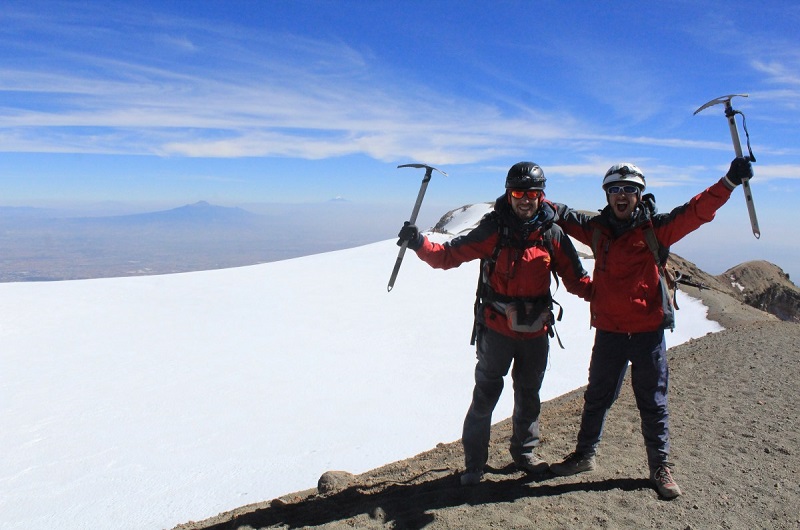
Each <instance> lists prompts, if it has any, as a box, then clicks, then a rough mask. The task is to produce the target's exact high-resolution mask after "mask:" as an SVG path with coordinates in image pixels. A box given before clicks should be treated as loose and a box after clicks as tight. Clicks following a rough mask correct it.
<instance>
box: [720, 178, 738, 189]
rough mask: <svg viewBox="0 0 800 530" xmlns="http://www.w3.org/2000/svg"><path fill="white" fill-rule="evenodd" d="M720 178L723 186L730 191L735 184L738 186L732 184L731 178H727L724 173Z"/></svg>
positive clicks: (734, 187)
mask: <svg viewBox="0 0 800 530" xmlns="http://www.w3.org/2000/svg"><path fill="white" fill-rule="evenodd" d="M720 180H721V181H722V183H723V184H725V187H726V188H728V189H729V190H731V191H733V190H735V189H736V186H738V184H734V183H733V182H731V179H729V178H728V175H725V176H724V177H722V178H721V179H720Z"/></svg>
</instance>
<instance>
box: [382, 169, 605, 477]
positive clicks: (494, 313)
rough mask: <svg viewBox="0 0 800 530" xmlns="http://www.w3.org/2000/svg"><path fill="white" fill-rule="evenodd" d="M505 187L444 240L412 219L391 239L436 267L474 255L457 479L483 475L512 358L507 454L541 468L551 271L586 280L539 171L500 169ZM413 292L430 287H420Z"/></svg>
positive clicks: (571, 284) (578, 290)
mask: <svg viewBox="0 0 800 530" xmlns="http://www.w3.org/2000/svg"><path fill="white" fill-rule="evenodd" d="M505 188H506V192H505V193H504V194H503V195H501V196H500V197H499V198H498V199H497V200H496V201H495V205H494V210H493V211H492V212H491V213H489V214H487V215H486V216H484V217H483V219H481V221H480V223H479V224H478V226H477V227H476V228H475V229H473V230H472V231H470V232H468V233H467V234H465V235H463V236H459V237H456V238H455V239H452V240H450V241H448V242H446V243H444V244H440V243H435V242H432V241H430V240H429V239H428V238H427V237H425V236H424V235H423V234H421V233H420V232H419V230H418V229H417V227H416V226H415V225H414V223H413V222H411V223H409V222H407V223H405V224H404V225H403V228H402V229H401V230H400V233H399V234H398V236H399V238H400V239H399V241H398V242H397V244H398V245H401V249H402V248H404V247H406V246H407V247H408V248H410V249H411V250H414V251H415V252H416V253H417V256H419V258H420V259H422V260H423V261H424V262H426V263H427V264H428V265H430V266H431V267H435V268H438V269H450V268H453V267H458V266H459V265H461V264H462V263H465V262H467V261H472V260H476V259H479V260H481V275H480V278H479V279H478V293H477V297H476V298H477V299H476V302H475V325H474V329H473V343H474V344H477V357H478V363H477V365H476V367H475V387H474V390H473V393H472V404H471V405H470V407H469V411H468V412H467V416H466V418H465V420H464V430H463V436H462V443H463V445H464V462H465V464H466V471H465V472H464V473H463V474H462V475H461V484H462V485H465V486H469V485H474V484H477V483H478V482H480V481H481V479H482V478H483V473H484V467H485V465H486V462H487V459H488V457H489V433H490V428H491V420H492V412H493V411H494V408H495V405H496V404H497V400H498V399H499V398H500V394H501V392H502V390H503V377H504V376H505V375H506V374H507V373H508V371H509V369H510V368H511V365H512V362H513V365H514V368H513V370H512V371H511V377H512V379H513V381H514V413H513V416H512V425H513V431H512V435H511V441H510V452H511V457H512V459H513V460H514V463H515V464H516V465H517V466H518V467H519V468H520V469H523V470H525V471H527V472H529V473H541V472H543V471H546V470H547V463H546V462H545V461H544V460H542V459H541V458H540V457H539V456H538V455H537V454H536V447H537V445H538V444H539V412H540V409H541V402H540V399H539V389H540V387H541V385H542V380H543V378H544V374H545V370H546V368H547V357H548V352H549V348H550V342H549V340H550V336H552V335H553V333H554V331H553V330H554V328H553V325H554V320H557V319H555V318H554V316H553V304H554V302H553V299H552V296H551V294H550V276H551V273H553V274H554V273H558V275H560V276H561V279H562V280H563V282H564V286H565V287H566V288H567V290H568V291H569V292H571V293H573V294H575V295H577V296H580V297H581V298H583V299H585V300H588V299H589V295H590V293H591V280H590V279H589V276H588V275H587V273H586V271H585V270H584V269H583V266H582V265H581V262H580V259H579V258H578V254H577V252H576V251H575V247H574V246H573V245H572V242H571V241H570V239H569V238H568V237H566V236H565V235H564V232H563V231H562V230H561V229H560V228H559V227H558V226H557V225H554V224H553V220H554V214H555V210H554V209H553V206H552V204H551V203H550V202H548V201H547V200H545V198H544V188H545V177H544V172H543V171H542V168H540V167H539V166H538V165H537V164H534V163H533V162H519V163H517V164H514V165H513V166H512V167H511V169H509V171H508V175H507V176H506V183H505ZM420 295H421V296H424V295H432V296H436V294H435V293H420Z"/></svg>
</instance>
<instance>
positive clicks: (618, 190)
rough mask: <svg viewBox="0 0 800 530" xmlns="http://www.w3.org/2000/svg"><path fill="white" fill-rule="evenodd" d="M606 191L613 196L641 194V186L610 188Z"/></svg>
mask: <svg viewBox="0 0 800 530" xmlns="http://www.w3.org/2000/svg"><path fill="white" fill-rule="evenodd" d="M606 191H607V192H608V193H609V194H611V195H616V194H617V193H629V194H630V193H639V186H609V187H607V188H606Z"/></svg>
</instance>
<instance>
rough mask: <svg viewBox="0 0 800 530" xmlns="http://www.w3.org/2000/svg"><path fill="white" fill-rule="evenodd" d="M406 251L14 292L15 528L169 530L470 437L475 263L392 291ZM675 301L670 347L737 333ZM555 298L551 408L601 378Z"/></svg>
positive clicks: (586, 332) (8, 318) (10, 371)
mask: <svg viewBox="0 0 800 530" xmlns="http://www.w3.org/2000/svg"><path fill="white" fill-rule="evenodd" d="M486 207H488V206H486ZM483 213H485V210H481V209H479V208H478V209H468V210H467V211H466V212H464V214H463V215H460V216H456V217H455V218H454V219H453V221H452V222H451V225H450V226H451V227H453V229H454V230H457V231H458V232H461V231H463V230H464V229H467V228H469V226H473V225H474V223H475V222H476V221H477V219H479V218H480V216H481V215H483ZM433 237H436V238H438V239H439V240H444V239H446V237H447V236H444V235H440V234H437V235H435V236H433ZM397 250H398V247H397V246H396V245H395V243H394V241H382V242H379V243H375V244H371V245H366V246H363V247H359V248H353V249H348V250H342V251H337V252H331V253H326V254H317V255H313V256H307V257H303V258H298V259H292V260H287V261H281V262H274V263H268V264H263V265H257V266H251V267H241V268H235V269H224V270H216V271H207V272H196V273H187V274H175V275H165V276H149V277H133V278H114V279H98V280H83V281H71V282H53V283H6V284H0V323H2V324H0V341H1V342H0V344H1V345H2V348H1V349H0V359H2V363H1V364H0V424H2V425H3V428H2V430H0V512H2V514H3V517H2V521H0V527H2V528H4V529H26V530H29V529H51V528H65V529H73V528H74V529H78V528H87V527H101V528H102V527H108V528H118V529H137V530H138V529H143V528H152V529H158V528H169V527H172V526H174V525H176V524H179V523H182V522H186V521H189V520H199V519H203V518H206V517H209V516H212V515H215V514H217V513H219V512H222V511H225V510H230V509H233V508H236V507H239V506H242V505H244V504H248V503H253V502H257V501H262V500H266V499H270V498H273V497H277V496H280V495H282V494H285V493H289V492H292V491H298V490H303V489H307V488H310V487H314V486H315V485H316V483H317V479H318V478H319V476H320V475H321V474H322V473H324V472H325V471H327V470H331V469H337V470H346V471H350V472H352V473H359V472H363V471H366V470H368V469H372V468H374V467H378V466H380V465H383V464H386V463H389V462H392V461H395V460H400V459H404V458H407V457H410V456H413V455H415V454H418V453H420V452H422V451H426V450H428V449H430V448H432V447H434V446H435V445H436V444H437V443H438V442H450V441H453V440H456V439H459V438H460V436H461V425H462V421H463V417H464V414H465V413H466V410H467V407H468V405H469V401H470V397H471V391H472V372H473V367H474V350H473V348H472V347H471V346H470V345H469V338H470V332H471V329H472V307H473V302H474V293H475V284H476V278H477V273H478V265H477V263H476V262H475V263H468V264H465V265H462V266H461V267H460V268H458V269H454V270H450V271H439V270H433V269H431V268H429V267H428V266H427V265H425V264H423V263H422V262H420V260H418V259H417V257H416V256H415V255H414V254H413V252H408V253H406V256H405V260H404V262H403V265H402V268H401V269H400V274H399V276H398V278H397V282H396V284H395V287H394V289H393V290H392V292H391V293H388V292H387V289H386V285H387V282H388V278H389V274H390V272H391V268H392V266H393V265H394V260H395V257H396V255H397ZM584 266H585V267H586V269H587V270H589V271H591V270H592V262H591V260H585V261H584ZM679 296H680V297H681V298H680V300H679V304H680V307H681V310H680V311H679V312H678V329H677V330H676V332H675V333H668V336H667V340H668V344H669V345H671V346H674V345H676V344H678V343H681V342H684V341H686V340H688V339H690V338H692V337H698V336H701V335H704V334H706V333H708V332H711V331H717V330H720V329H721V328H720V327H719V326H718V325H717V324H716V323H714V322H710V321H708V320H707V319H706V316H705V315H706V310H705V307H704V306H703V305H702V304H701V303H700V302H699V301H696V300H692V299H689V298H688V297H686V296H684V295H683V294H682V293H681V294H680V295H679ZM555 298H556V300H558V301H559V302H560V303H561V304H562V305H563V307H564V319H563V321H562V322H561V323H560V324H559V325H558V331H559V334H560V336H561V340H562V341H563V342H564V345H565V349H564V350H562V349H560V348H559V347H558V344H557V343H556V342H555V341H553V343H552V344H551V358H550V366H549V370H548V373H547V375H546V376H545V381H544V387H543V390H542V397H543V399H551V398H553V397H555V396H558V395H560V394H563V393H565V392H568V391H570V390H572V389H574V388H577V387H579V386H582V385H584V384H585V382H586V381H585V379H586V373H587V367H588V359H589V354H590V349H591V344H592V337H593V330H590V329H589V324H588V323H589V317H588V304H586V303H584V302H583V301H582V300H580V299H578V298H576V297H574V296H572V295H570V294H568V293H566V291H565V290H564V289H563V288H561V289H559V291H558V292H556V294H555ZM509 388H510V385H509ZM511 398H512V396H511V392H509V391H506V392H504V394H503V397H502V398H501V402H500V404H499V405H498V407H497V409H496V412H495V421H499V420H501V419H504V418H506V417H508V416H510V414H511Z"/></svg>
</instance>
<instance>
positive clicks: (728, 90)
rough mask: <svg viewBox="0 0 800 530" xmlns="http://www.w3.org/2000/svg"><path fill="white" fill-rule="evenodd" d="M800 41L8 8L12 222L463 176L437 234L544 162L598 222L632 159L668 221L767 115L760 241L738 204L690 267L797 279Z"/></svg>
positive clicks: (691, 20) (351, 14) (644, 27)
mask: <svg viewBox="0 0 800 530" xmlns="http://www.w3.org/2000/svg"><path fill="white" fill-rule="evenodd" d="M798 28H800V6H799V5H797V4H796V2H792V1H766V2H759V3H758V4H753V3H751V2H743V1H738V0H728V1H702V0H701V1H694V0H692V1H665V2H658V3H651V2H628V1H622V2H615V3H613V4H608V5H606V4H605V3H600V2H590V1H575V2H560V1H539V2H522V1H494V2H482V1H475V2H455V1H440V2H437V1H431V0H428V1H425V2H422V1H404V2H388V1H386V2H384V1H371V2H370V1H366V0H365V1H350V2H333V1H320V0H298V1H292V2H290V1H263V2H257V1H237V0H226V1H222V0H220V1H215V2H211V1H194V2H184V1H169V0H166V1H165V0H160V1H158V2H154V1H148V0H141V1H137V2H113V1H112V2H49V1H48V2H44V1H37V0H25V1H16V0H7V1H5V2H4V3H3V9H2V11H1V12H0V151H1V152H0V205H4V206H20V205H25V206H47V205H53V204H67V203H70V204H88V203H94V202H101V201H110V202H119V203H128V204H139V205H160V206H179V205H182V204H186V203H189V202H194V201H197V200H208V201H210V202H213V203H216V204H220V205H231V206H235V205H253V204H255V203H266V202H315V201H325V200H328V199H330V198H332V197H337V196H341V197H344V198H346V199H348V200H350V201H352V202H354V203H356V204H358V203H370V204H375V203H387V204H390V203H393V204H395V205H402V206H403V207H404V208H406V210H407V211H408V212H410V209H411V205H412V204H413V202H414V199H415V198H416V194H417V191H418V189H419V183H420V180H421V177H422V174H421V172H420V171H419V170H411V169H402V170H398V169H396V166H397V165H398V164H403V163H410V162H424V163H428V164H433V165H436V166H438V167H440V168H441V169H442V170H444V171H446V172H447V173H448V174H449V177H448V178H446V179H444V178H439V177H436V178H435V179H434V180H433V181H432V182H431V185H430V186H429V188H428V195H426V202H425V203H424V204H423V217H424V216H428V217H426V219H427V218H438V216H439V215H441V214H442V213H444V211H446V210H447V209H450V208H454V207H457V206H461V205H463V204H468V203H474V202H480V201H487V200H491V199H493V198H494V197H496V196H497V195H499V194H500V193H501V192H502V184H503V179H504V175H505V172H506V171H507V169H508V167H509V166H511V165H512V164H513V163H515V162H518V161H520V160H533V161H535V162H537V163H539V164H540V165H541V166H542V167H543V168H544V171H545V174H546V176H547V177H548V188H547V191H548V195H549V197H550V198H551V199H553V200H557V201H560V202H566V203H568V204H570V205H572V206H575V207H578V208H585V209H595V208H599V207H601V206H602V205H603V201H604V198H603V195H602V192H601V191H600V187H599V184H600V180H601V177H602V175H603V174H604V173H605V170H606V169H607V168H608V167H609V166H610V165H612V164H614V163H616V162H619V161H623V160H627V161H632V162H634V163H636V164H637V165H639V167H641V168H642V169H643V170H644V172H645V174H646V176H647V179H648V189H649V191H652V192H653V193H655V194H656V197H657V199H658V203H659V205H660V209H661V211H667V210H669V209H671V208H672V207H675V206H677V205H679V204H681V203H683V202H685V201H686V200H688V198H689V197H691V196H692V195H694V194H695V193H697V192H699V191H701V190H702V189H704V188H705V187H707V186H708V185H710V184H711V183H712V182H713V181H715V180H716V179H718V178H719V177H720V176H721V175H722V174H724V172H725V170H726V168H727V166H728V164H729V162H730V160H731V158H732V157H733V147H732V144H731V138H730V134H729V131H728V126H727V122H726V120H725V117H724V113H723V107H722V106H716V107H712V108H710V109H707V110H705V111H703V112H702V113H700V114H698V115H697V116H693V112H694V111H695V110H696V109H697V108H698V107H699V106H701V105H702V104H703V103H705V102H707V101H709V100H711V99H714V98H716V97H719V96H723V95H726V94H749V97H748V98H734V100H733V105H734V108H736V109H737V110H741V111H742V112H744V113H745V115H746V117H747V126H748V129H749V131H750V135H751V142H752V146H753V151H754V153H755V155H756V157H757V163H756V165H755V171H756V178H755V179H754V181H753V195H754V202H755V205H756V210H757V212H758V214H759V221H760V223H761V232H762V238H761V240H758V241H757V240H755V238H754V237H753V236H752V234H751V232H750V227H749V221H748V217H747V212H746V209H745V204H744V199H743V197H742V196H741V192H740V191H739V190H737V193H736V195H735V196H734V197H733V198H732V199H731V201H730V202H729V204H727V205H726V206H725V207H724V208H723V209H722V210H721V211H720V214H719V216H718V221H717V222H715V223H713V225H716V226H713V227H712V226H709V227H704V228H701V230H700V232H698V233H696V234H692V235H691V236H689V238H687V240H686V242H682V243H680V244H679V246H677V247H676V248H675V249H674V250H675V251H676V252H678V253H682V255H684V256H685V257H687V258H689V259H693V261H696V262H698V264H700V265H701V266H703V265H704V264H706V266H707V267H708V268H709V269H712V270H710V271H709V272H714V273H718V272H721V271H722V270H724V268H727V267H729V266H732V265H735V264H737V263H739V262H742V261H746V260H750V259H769V260H770V261H773V262H775V263H778V264H779V265H781V266H783V267H784V268H785V269H786V270H787V271H791V270H794V271H795V274H794V275H793V278H797V277H800V254H798V251H797V250H795V249H797V248H798V247H800V241H798V239H800V236H795V235H793V234H790V233H787V230H786V229H785V225H786V224H787V222H788V220H789V215H790V214H791V213H793V211H794V209H795V204H796V203H797V199H798V197H797V195H798V191H799V188H800V187H799V186H798V179H800V134H798V123H800V97H799V96H800V30H798ZM740 134H742V140H743V141H744V134H743V131H742V130H741V122H740ZM423 217H421V218H423ZM401 222H402V218H401V219H398V224H400V223H401ZM791 238H796V239H794V240H792V239H791ZM787 239H788V241H787ZM695 253H697V254H695ZM706 260H716V262H715V263H719V267H722V269H721V270H713V269H714V267H712V266H710V265H707V263H711V261H706ZM789 261H791V262H792V263H793V264H792V265H791V266H789Z"/></svg>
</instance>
